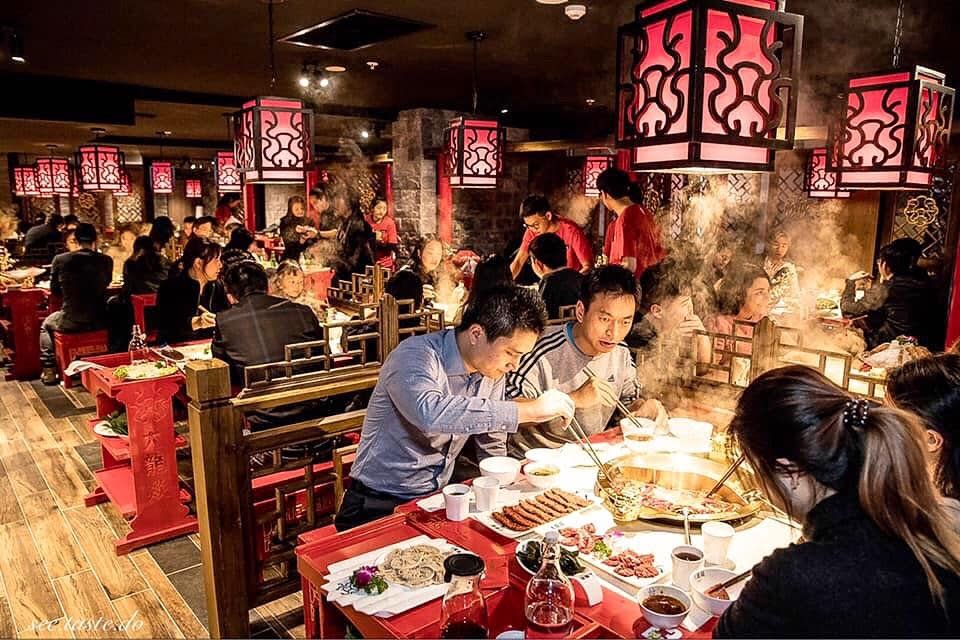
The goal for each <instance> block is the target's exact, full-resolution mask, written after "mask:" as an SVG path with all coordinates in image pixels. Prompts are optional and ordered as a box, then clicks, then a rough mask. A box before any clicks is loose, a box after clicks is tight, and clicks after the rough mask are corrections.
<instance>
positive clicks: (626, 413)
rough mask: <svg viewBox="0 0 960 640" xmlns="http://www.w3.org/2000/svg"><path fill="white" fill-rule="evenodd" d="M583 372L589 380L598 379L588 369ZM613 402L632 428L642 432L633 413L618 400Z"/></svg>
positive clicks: (585, 368)
mask: <svg viewBox="0 0 960 640" xmlns="http://www.w3.org/2000/svg"><path fill="white" fill-rule="evenodd" d="M583 371H584V373H586V374H587V376H588V377H589V378H590V379H591V380H596V379H597V378H598V376H597V374H595V373H594V372H593V370H592V369H591V368H590V367H584V368H583ZM615 401H616V403H617V409H619V410H620V413H622V414H623V415H624V416H625V417H626V418H628V419H629V420H630V422H632V423H633V426H635V427H636V428H637V429H640V430H641V431H642V430H643V425H641V424H640V421H639V420H637V417H636V416H635V415H633V413H632V412H631V411H630V409H628V408H627V407H626V405H624V404H623V403H622V402H620V398H616V399H615Z"/></svg>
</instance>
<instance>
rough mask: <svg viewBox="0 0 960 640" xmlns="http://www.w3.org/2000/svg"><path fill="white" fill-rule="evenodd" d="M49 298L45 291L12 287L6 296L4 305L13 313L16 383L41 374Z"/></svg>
mask: <svg viewBox="0 0 960 640" xmlns="http://www.w3.org/2000/svg"><path fill="white" fill-rule="evenodd" d="M49 295H50V292H49V291H47V290H46V289H40V288H36V287H32V288H29V289H22V288H18V287H11V288H9V289H7V290H6V291H4V293H3V306H4V308H5V309H7V311H8V313H9V314H10V337H11V338H12V339H13V349H14V354H13V367H12V369H11V372H10V377H12V378H13V379H15V380H30V379H32V378H36V377H37V376H39V375H40V326H41V325H42V324H43V320H44V318H46V317H47V314H48V313H49V312H50V310H49V309H48V308H47V297H48V296H49ZM8 346H9V345H8Z"/></svg>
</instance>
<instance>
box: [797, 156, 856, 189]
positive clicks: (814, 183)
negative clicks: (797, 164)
mask: <svg viewBox="0 0 960 640" xmlns="http://www.w3.org/2000/svg"><path fill="white" fill-rule="evenodd" d="M830 149H833V147H830ZM830 149H827V148H823V147H821V148H820V149H814V150H813V151H811V152H810V157H809V158H807V166H806V169H805V171H804V173H803V190H804V192H805V193H806V194H807V197H808V198H849V197H850V192H849V191H844V190H843V189H841V188H840V185H839V184H838V179H837V172H836V170H834V169H831V168H830V159H829V157H828V151H829V150H830Z"/></svg>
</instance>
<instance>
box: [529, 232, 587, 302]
mask: <svg viewBox="0 0 960 640" xmlns="http://www.w3.org/2000/svg"><path fill="white" fill-rule="evenodd" d="M530 264H531V266H532V267H533V272H534V273H536V274H537V276H538V277H539V278H540V297H541V298H543V303H544V304H545V305H546V307H547V317H549V318H550V319H551V320H554V319H556V318H559V317H560V308H561V307H568V306H571V305H575V304H577V300H579V299H580V283H581V282H582V281H583V275H582V274H581V273H580V272H579V271H576V270H574V269H570V268H569V267H567V245H566V243H565V242H564V241H563V240H562V239H561V238H560V236H558V235H557V234H555V233H541V234H540V235H538V236H536V237H534V239H533V240H532V241H531V242H530Z"/></svg>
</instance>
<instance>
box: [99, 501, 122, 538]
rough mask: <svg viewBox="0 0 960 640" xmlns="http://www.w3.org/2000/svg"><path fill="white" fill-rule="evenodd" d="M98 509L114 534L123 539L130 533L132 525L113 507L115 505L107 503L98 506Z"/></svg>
mask: <svg viewBox="0 0 960 640" xmlns="http://www.w3.org/2000/svg"><path fill="white" fill-rule="evenodd" d="M97 508H98V509H100V513H102V514H103V517H104V519H105V520H106V521H107V524H108V525H110V528H111V529H113V532H114V533H115V534H116V536H117V537H118V538H122V537H123V536H125V535H127V534H128V533H130V523H129V522H127V519H126V518H124V517H123V516H122V515H121V514H120V512H119V511H117V508H116V507H115V506H113V504H111V503H109V502H106V503H104V504H101V505H98V506H97Z"/></svg>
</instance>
